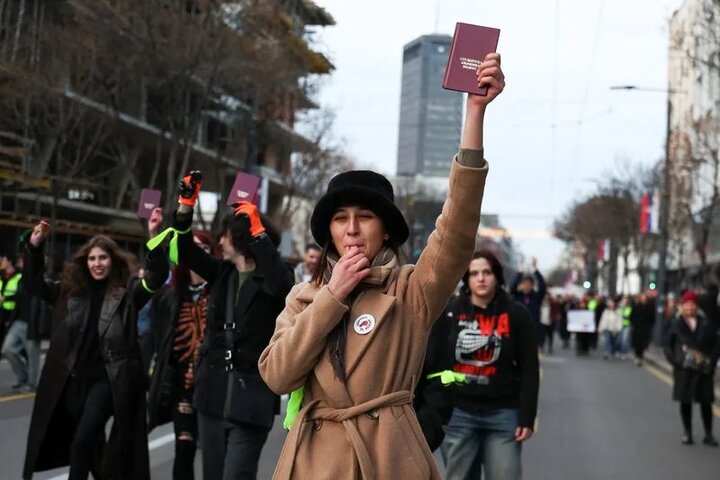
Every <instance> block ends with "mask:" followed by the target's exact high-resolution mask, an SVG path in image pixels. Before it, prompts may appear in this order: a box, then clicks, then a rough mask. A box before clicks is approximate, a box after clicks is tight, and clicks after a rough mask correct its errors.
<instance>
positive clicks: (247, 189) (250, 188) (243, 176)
mask: <svg viewBox="0 0 720 480" xmlns="http://www.w3.org/2000/svg"><path fill="white" fill-rule="evenodd" d="M259 188H260V177H258V176H256V175H250V174H249V173H245V172H238V174H237V176H236V177H235V183H233V186H232V190H230V195H228V199H227V204H228V205H234V204H235V203H237V202H240V201H243V200H244V201H247V202H250V203H256V202H257V197H258V189H259Z"/></svg>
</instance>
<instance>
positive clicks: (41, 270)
mask: <svg viewBox="0 0 720 480" xmlns="http://www.w3.org/2000/svg"><path fill="white" fill-rule="evenodd" d="M49 233H50V224H49V223H47V222H45V221H44V220H43V221H41V222H40V223H38V224H37V225H35V227H34V228H33V231H32V233H31V234H30V237H29V238H28V241H27V243H26V244H25V252H26V253H27V255H26V256H25V265H24V268H23V288H27V290H28V292H30V293H31V294H33V295H37V296H38V297H40V298H42V299H43V300H44V301H46V302H47V303H50V304H54V303H55V302H56V301H57V299H58V297H59V296H60V286H59V284H58V283H56V282H48V281H47V280H46V279H45V255H44V252H43V245H44V243H45V238H47V235H48V234H49Z"/></svg>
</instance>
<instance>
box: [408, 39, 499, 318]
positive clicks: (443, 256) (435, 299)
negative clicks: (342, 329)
mask: <svg viewBox="0 0 720 480" xmlns="http://www.w3.org/2000/svg"><path fill="white" fill-rule="evenodd" d="M477 74H478V84H479V85H487V86H488V93H487V95H486V96H480V95H468V98H467V108H466V113H465V126H464V128H463V134H462V139H461V141H460V151H459V153H458V155H457V156H456V157H455V158H454V159H453V161H452V167H451V169H450V181H449V185H448V198H447V200H446V201H445V204H444V205H443V210H442V213H441V214H440V216H439V217H438V219H437V221H436V223H435V231H433V233H432V234H431V235H430V238H429V239H428V245H427V247H426V248H425V250H424V251H423V253H422V254H421V255H420V258H419V259H418V263H417V265H416V267H415V271H414V272H413V274H412V280H411V281H410V284H409V287H408V288H409V290H408V294H409V296H410V297H411V298H412V299H413V303H414V304H415V305H416V306H418V307H420V309H421V310H424V311H423V312H422V313H423V315H422V318H424V319H425V320H426V321H427V322H428V324H429V323H432V322H434V321H435V319H436V318H437V317H438V316H439V315H440V312H441V311H442V308H443V306H444V305H445V302H446V301H447V299H448V297H449V296H450V294H451V293H452V291H453V289H454V288H455V285H457V282H458V281H459V280H460V277H461V276H462V274H463V273H464V272H465V270H466V269H467V266H468V264H469V263H470V258H471V257H472V253H473V250H474V248H475V236H476V234H477V228H478V225H479V223H480V207H481V203H482V197H483V191H484V188H485V178H486V176H487V172H488V167H487V163H486V162H485V160H484V158H483V125H484V120H485V110H486V107H487V105H488V104H489V103H490V102H491V101H492V100H494V99H495V97H497V96H498V95H499V94H500V92H502V90H503V87H504V85H505V79H504V75H503V73H502V70H501V69H500V55H498V54H495V53H491V54H488V55H487V56H486V57H485V60H484V61H483V63H482V65H481V66H480V68H479V69H478V72H477Z"/></svg>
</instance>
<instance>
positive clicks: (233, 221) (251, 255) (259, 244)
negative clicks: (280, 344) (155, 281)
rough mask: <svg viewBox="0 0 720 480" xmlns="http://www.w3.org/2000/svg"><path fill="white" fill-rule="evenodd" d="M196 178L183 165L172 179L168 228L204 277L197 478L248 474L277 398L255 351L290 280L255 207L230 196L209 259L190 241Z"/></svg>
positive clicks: (275, 239) (189, 264)
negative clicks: (230, 207) (176, 186)
mask: <svg viewBox="0 0 720 480" xmlns="http://www.w3.org/2000/svg"><path fill="white" fill-rule="evenodd" d="M201 184H202V176H201V175H200V172H191V173H190V174H189V175H187V176H186V177H185V178H184V179H183V181H182V182H181V185H180V192H179V193H180V195H179V199H178V200H179V206H178V209H177V212H176V213H175V220H174V228H175V229H176V230H177V231H178V232H180V233H179V237H178V260H179V263H180V265H182V266H185V267H186V268H188V269H189V270H191V271H193V272H195V273H196V274H197V275H198V276H200V277H202V278H203V279H205V280H206V281H207V282H208V288H209V291H210V293H209V297H208V304H207V309H208V310H207V319H206V325H207V328H206V333H205V339H204V341H203V345H202V346H201V347H200V359H199V361H198V365H197V370H196V373H195V396H194V407H195V410H197V412H198V430H199V435H200V438H201V441H202V464H203V478H210V479H218V480H220V479H254V478H256V476H257V469H258V461H259V459H260V453H261V451H262V448H263V446H264V445H265V441H266V440H267V437H268V433H269V432H270V428H271V427H272V424H273V421H274V418H275V415H277V414H278V413H279V411H280V398H279V397H278V396H277V395H275V394H274V393H273V392H272V391H271V390H270V389H269V388H268V386H267V385H265V383H264V382H263V380H262V378H260V374H259V372H258V358H259V357H260V353H261V352H262V351H263V349H264V348H265V347H266V346H267V344H268V343H269V341H270V337H271V336H272V334H273V330H274V329H275V319H276V318H277V316H278V314H279V313H280V312H281V311H282V308H283V301H284V299H285V297H286V296H287V294H288V292H289V291H290V288H291V287H292V285H293V275H292V272H291V271H290V269H288V268H287V267H286V266H285V264H284V263H283V262H282V260H281V258H280V254H279V253H278V251H277V246H278V245H279V243H280V236H279V235H278V234H277V233H276V232H275V231H274V230H273V228H272V227H271V224H270V222H269V221H268V219H266V218H264V216H263V215H261V214H260V212H259V211H258V209H257V207H256V206H255V205H254V204H252V203H250V202H247V201H241V202H238V203H236V204H235V210H234V213H231V214H228V215H227V216H226V217H225V218H224V219H223V221H222V228H221V230H220V235H219V242H218V243H219V246H220V249H221V251H222V256H223V259H217V258H215V257H213V256H212V255H210V254H209V253H208V252H206V251H204V250H203V249H202V248H201V247H200V246H198V245H197V244H196V243H195V242H194V241H193V235H192V233H191V225H192V219H193V207H194V206H195V202H196V201H197V197H198V195H199V193H200V188H201Z"/></svg>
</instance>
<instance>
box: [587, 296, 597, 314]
mask: <svg viewBox="0 0 720 480" xmlns="http://www.w3.org/2000/svg"><path fill="white" fill-rule="evenodd" d="M587 306H588V310H590V311H591V312H594V311H595V310H597V306H598V301H597V300H595V299H594V298H593V299H592V300H590V301H589V302H588V305H587Z"/></svg>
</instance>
